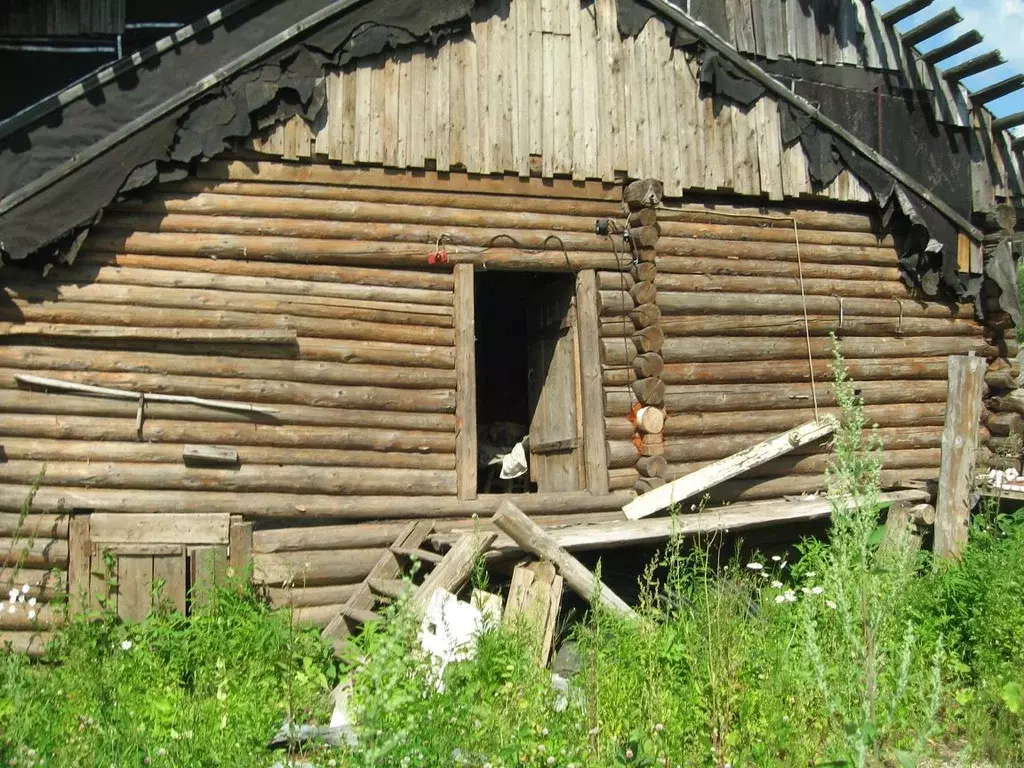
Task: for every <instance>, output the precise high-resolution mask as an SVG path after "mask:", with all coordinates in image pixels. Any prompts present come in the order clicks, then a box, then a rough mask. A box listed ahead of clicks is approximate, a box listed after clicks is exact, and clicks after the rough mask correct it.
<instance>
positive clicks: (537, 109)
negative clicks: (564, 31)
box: [527, 2, 546, 156]
mask: <svg viewBox="0 0 1024 768" xmlns="http://www.w3.org/2000/svg"><path fill="white" fill-rule="evenodd" d="M527 13H528V17H529V22H528V23H529V40H528V46H529V50H528V51H527V59H528V62H529V65H528V66H529V73H528V76H527V83H528V86H529V87H528V92H529V102H530V111H529V115H530V128H529V130H530V144H529V152H530V154H531V155H537V156H540V155H543V154H544V135H545V134H544V127H545V124H546V123H545V120H544V104H545V98H544V83H545V77H544V58H545V57H544V31H543V22H542V20H541V5H540V3H539V2H534V3H528V4H527Z"/></svg>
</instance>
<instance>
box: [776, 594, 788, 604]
mask: <svg viewBox="0 0 1024 768" xmlns="http://www.w3.org/2000/svg"><path fill="white" fill-rule="evenodd" d="M775 602H776V603H778V604H779V605H781V604H782V603H784V602H786V596H785V595H776V596H775Z"/></svg>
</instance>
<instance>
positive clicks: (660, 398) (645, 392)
mask: <svg viewBox="0 0 1024 768" xmlns="http://www.w3.org/2000/svg"><path fill="white" fill-rule="evenodd" d="M630 389H631V390H632V392H633V395H634V396H635V397H636V399H637V400H638V401H640V402H641V403H643V404H644V405H658V406H660V405H662V404H663V403H664V402H665V382H663V381H662V380H661V379H650V378H649V379H637V380H636V381H634V382H633V383H632V384H631V385H630Z"/></svg>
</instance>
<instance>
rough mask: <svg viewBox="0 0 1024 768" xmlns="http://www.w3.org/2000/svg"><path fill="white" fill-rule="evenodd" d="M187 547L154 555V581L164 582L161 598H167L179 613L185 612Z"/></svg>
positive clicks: (155, 582)
mask: <svg viewBox="0 0 1024 768" xmlns="http://www.w3.org/2000/svg"><path fill="white" fill-rule="evenodd" d="M185 564H186V560H185V547H179V548H178V551H177V552H176V553H172V554H168V555H154V556H153V583H154V585H156V584H157V583H162V585H163V586H162V587H161V589H160V599H161V600H166V601H167V602H168V603H169V604H170V605H171V607H172V608H173V609H174V610H176V611H177V612H178V613H184V612H185V593H186V590H187V587H186V578H185Z"/></svg>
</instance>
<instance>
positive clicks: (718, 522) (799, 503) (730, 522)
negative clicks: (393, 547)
mask: <svg viewBox="0 0 1024 768" xmlns="http://www.w3.org/2000/svg"><path fill="white" fill-rule="evenodd" d="M992 493H993V494H996V493H998V491H996V490H993V491H992ZM1007 493H1013V492H1012V491H1008V492H1007ZM1017 497H1019V498H1021V499H1024V492H1020V493H1018V496H1017ZM929 498H930V495H929V493H928V492H927V491H924V490H905V491H889V492H886V493H883V494H881V495H880V496H879V497H878V503H879V504H880V505H881V506H883V507H885V506H887V505H889V504H892V503H895V502H908V503H916V502H923V501H927V500H928V499H929ZM1007 498H1010V497H1007ZM848 504H849V505H850V506H852V505H854V504H856V500H850V501H849V502H848ZM831 511H832V506H831V502H830V501H829V500H827V499H822V498H816V499H800V498H795V499H767V500H764V501H746V502H735V503H732V504H729V505H727V506H723V507H716V508H709V509H705V510H703V511H702V512H697V513H695V514H684V515H677V516H675V517H652V518H646V519H644V520H616V521H601V522H589V523H577V524H569V525H566V524H561V521H559V522H558V523H556V524H553V525H551V526H550V527H545V529H544V530H546V531H547V533H548V534H549V535H550V536H551V538H552V539H553V540H554V541H555V543H556V544H558V546H560V547H562V548H563V549H566V550H572V551H574V552H586V551H590V550H601V549H608V548H611V547H625V546H631V545H636V546H654V545H657V544H659V543H660V542H663V541H665V540H666V539H668V538H670V537H672V536H699V535H705V534H714V533H721V532H723V531H729V532H735V531H743V530H749V529H752V528H761V527H765V526H776V525H777V526H782V525H786V524H789V523H797V522H807V521H810V520H820V519H824V518H827V517H828V516H829V515H830V514H831ZM459 535H460V534H456V533H450V534H443V535H436V536H432V537H431V539H432V541H434V543H435V544H441V545H444V544H448V543H450V542H452V541H454V540H455V539H456V537H457V536H459ZM521 553H522V549H521V548H520V546H519V545H518V544H517V543H516V542H515V540H514V539H513V538H512V537H510V536H507V535H501V536H499V537H498V538H497V539H495V540H494V543H493V544H492V545H491V550H490V552H489V553H488V557H489V558H492V557H493V558H497V557H507V556H510V555H517V554H521Z"/></svg>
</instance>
